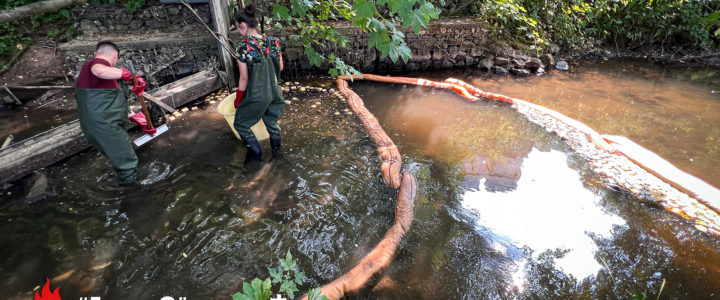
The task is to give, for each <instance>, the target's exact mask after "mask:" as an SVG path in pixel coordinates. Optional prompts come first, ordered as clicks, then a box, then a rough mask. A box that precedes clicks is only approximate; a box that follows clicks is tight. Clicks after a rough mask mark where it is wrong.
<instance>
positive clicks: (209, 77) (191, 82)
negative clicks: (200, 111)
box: [146, 70, 222, 108]
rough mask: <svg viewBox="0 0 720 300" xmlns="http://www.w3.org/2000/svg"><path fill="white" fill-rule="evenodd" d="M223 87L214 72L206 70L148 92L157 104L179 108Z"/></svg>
mask: <svg viewBox="0 0 720 300" xmlns="http://www.w3.org/2000/svg"><path fill="white" fill-rule="evenodd" d="M221 86H222V80H221V79H220V77H219V76H218V74H216V73H215V71H213V70H205V71H201V72H198V73H195V74H193V75H190V76H188V77H185V78H183V79H180V80H178V81H175V82H172V83H169V84H166V85H163V86H161V87H160V88H157V89H155V90H153V91H150V92H146V93H148V94H150V96H151V97H152V98H153V99H154V100H155V101H157V102H162V103H165V104H167V105H168V106H170V107H173V108H177V107H180V106H182V105H184V104H186V103H188V102H190V101H192V100H195V99H197V98H200V97H201V96H204V95H205V94H207V93H209V92H211V91H214V90H217V89H219V88H220V87H221Z"/></svg>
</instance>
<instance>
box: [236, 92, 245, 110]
mask: <svg viewBox="0 0 720 300" xmlns="http://www.w3.org/2000/svg"><path fill="white" fill-rule="evenodd" d="M244 97H245V91H241V90H240V89H239V88H238V89H236V90H235V108H237V107H238V106H240V102H242V101H243V98H244Z"/></svg>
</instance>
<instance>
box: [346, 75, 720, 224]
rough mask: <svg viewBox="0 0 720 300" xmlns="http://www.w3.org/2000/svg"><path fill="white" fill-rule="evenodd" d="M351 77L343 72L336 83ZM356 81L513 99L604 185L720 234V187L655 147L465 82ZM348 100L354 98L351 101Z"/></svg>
mask: <svg viewBox="0 0 720 300" xmlns="http://www.w3.org/2000/svg"><path fill="white" fill-rule="evenodd" d="M349 79H351V77H350V76H346V75H343V76H339V77H338V83H339V82H340V81H341V80H342V81H345V80H349ZM352 79H359V80H371V81H378V82H387V83H399V84H411V85H420V86H430V87H437V88H443V89H448V90H452V91H455V92H456V93H458V94H459V95H460V96H462V97H463V98H464V99H466V100H468V101H471V102H474V101H477V100H479V99H480V98H479V97H482V98H488V99H493V100H497V101H502V102H505V103H509V104H511V105H512V107H513V108H514V109H515V110H517V111H518V112H519V113H521V114H523V115H524V116H526V117H527V118H528V119H529V120H530V121H531V122H533V123H535V124H538V125H540V126H541V127H543V128H544V129H545V130H547V131H548V132H551V133H555V134H557V135H558V136H560V137H561V138H563V140H564V141H565V142H566V143H567V144H569V145H570V146H571V147H572V148H573V149H574V150H575V151H576V152H577V153H579V154H581V155H582V156H583V157H585V158H586V159H587V160H588V161H589V162H590V167H591V168H592V169H593V171H595V173H597V174H598V175H599V176H600V178H601V179H602V182H603V184H604V185H605V186H607V187H610V188H618V189H621V190H623V191H625V192H627V193H629V194H631V195H633V196H634V197H636V198H638V199H641V200H648V201H651V202H654V203H657V204H659V205H660V206H662V207H663V208H665V209H667V210H669V211H671V212H673V213H675V214H677V215H679V216H681V217H683V218H685V219H688V220H691V221H693V222H695V228H696V229H698V230H700V231H702V232H708V233H711V234H712V235H714V236H717V237H720V190H718V189H717V188H714V187H712V186H710V185H709V184H707V183H705V182H703V181H702V180H700V179H697V178H695V177H693V176H692V175H690V174H687V173H685V172H683V171H681V170H679V169H677V168H676V167H674V166H672V164H670V163H669V162H667V161H665V160H664V159H662V158H660V157H659V156H657V155H656V154H654V153H652V152H651V151H649V150H647V149H644V148H642V147H641V146H639V145H637V144H635V143H634V142H632V141H630V140H629V139H627V138H624V137H616V136H610V135H601V134H599V133H598V132H596V131H595V130H593V129H592V128H590V127H589V126H587V125H585V124H584V123H582V122H580V121H577V120H575V119H572V118H570V117H567V116H565V115H563V114H561V113H559V112H557V111H554V110H552V109H549V108H546V107H543V106H540V105H536V104H532V103H530V102H527V101H524V100H521V99H517V98H513V97H508V96H505V95H500V94H495V93H490V92H485V91H482V90H480V89H478V88H476V87H474V86H472V85H470V84H468V83H466V82H463V81H461V80H458V79H453V78H448V79H446V80H445V81H443V82H436V81H431V80H425V79H421V78H408V77H389V76H378V75H373V74H363V75H362V76H353V77H352ZM348 103H350V102H348Z"/></svg>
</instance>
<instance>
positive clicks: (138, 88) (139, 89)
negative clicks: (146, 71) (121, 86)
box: [131, 74, 145, 97]
mask: <svg viewBox="0 0 720 300" xmlns="http://www.w3.org/2000/svg"><path fill="white" fill-rule="evenodd" d="M135 77H137V85H133V87H132V88H131V90H132V91H133V93H135V95H138V97H140V96H142V94H143V91H145V79H143V78H142V77H140V75H137V74H135Z"/></svg>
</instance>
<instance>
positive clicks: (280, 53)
mask: <svg viewBox="0 0 720 300" xmlns="http://www.w3.org/2000/svg"><path fill="white" fill-rule="evenodd" d="M278 57H279V58H280V71H282V70H283V68H284V67H285V66H284V65H283V59H282V52H278Z"/></svg>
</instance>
